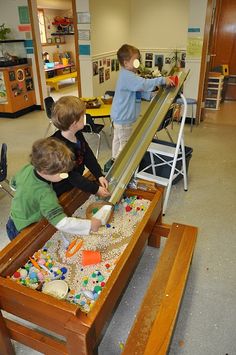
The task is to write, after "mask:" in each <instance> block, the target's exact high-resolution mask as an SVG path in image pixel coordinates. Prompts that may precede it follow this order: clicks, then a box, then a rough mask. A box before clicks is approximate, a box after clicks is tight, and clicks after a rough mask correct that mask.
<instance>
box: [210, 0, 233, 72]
mask: <svg viewBox="0 0 236 355" xmlns="http://www.w3.org/2000/svg"><path fill="white" fill-rule="evenodd" d="M235 33H236V1H235V0H219V1H218V4H217V13H216V24H215V31H214V39H213V45H212V51H213V53H214V54H215V56H214V57H212V61H211V67H212V68H214V67H216V66H220V65H222V64H228V66H229V74H232V75H235V74H236V43H235V42H236V36H235Z"/></svg>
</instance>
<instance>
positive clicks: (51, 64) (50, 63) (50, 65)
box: [46, 62, 55, 69]
mask: <svg viewBox="0 0 236 355" xmlns="http://www.w3.org/2000/svg"><path fill="white" fill-rule="evenodd" d="M46 66H47V68H48V69H51V68H54V67H55V64H54V62H49V63H46Z"/></svg>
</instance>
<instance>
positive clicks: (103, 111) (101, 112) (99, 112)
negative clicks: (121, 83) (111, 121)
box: [86, 101, 111, 118]
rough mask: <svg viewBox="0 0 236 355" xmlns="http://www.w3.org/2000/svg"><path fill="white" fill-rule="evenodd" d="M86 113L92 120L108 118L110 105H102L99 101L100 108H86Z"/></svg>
mask: <svg viewBox="0 0 236 355" xmlns="http://www.w3.org/2000/svg"><path fill="white" fill-rule="evenodd" d="M86 113H88V114H89V115H91V116H92V117H93V118H105V117H109V118H110V114H111V104H104V103H103V102H102V101H101V106H100V107H99V108H88V109H86Z"/></svg>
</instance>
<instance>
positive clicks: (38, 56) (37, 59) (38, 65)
mask: <svg viewBox="0 0 236 355" xmlns="http://www.w3.org/2000/svg"><path fill="white" fill-rule="evenodd" d="M34 1H35V0H27V2H28V8H29V16H30V23H31V32H32V41H33V47H34V57H35V66H36V74H37V79H38V89H39V97H40V106H41V110H44V94H43V85H42V82H44V78H42V70H40V69H42V66H43V61H42V58H41V57H42V56H41V53H39V50H38V46H37V38H36V32H35V27H36V26H38V22H37V21H36V20H35V17H34V16H33V6H32V2H34ZM36 1H37V0H36ZM71 7H72V18H73V26H74V50H75V69H76V72H77V89H78V96H79V97H81V92H82V90H81V76H80V60H79V42H78V41H79V38H78V31H77V13H76V0H71ZM40 45H41V42H40ZM41 48H42V47H41ZM41 52H42V50H41Z"/></svg>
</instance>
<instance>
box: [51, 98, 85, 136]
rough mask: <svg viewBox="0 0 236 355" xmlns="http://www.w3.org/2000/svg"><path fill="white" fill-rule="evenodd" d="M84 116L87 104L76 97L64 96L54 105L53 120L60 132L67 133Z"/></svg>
mask: <svg viewBox="0 0 236 355" xmlns="http://www.w3.org/2000/svg"><path fill="white" fill-rule="evenodd" d="M84 114H85V103H84V102H83V101H82V100H80V99H79V98H78V97H76V96H63V97H61V98H60V99H59V100H58V101H57V102H56V103H55V104H54V105H53V108H52V117H51V120H52V122H53V124H54V126H55V127H57V128H58V129H59V130H60V131H67V130H68V129H69V128H70V126H71V125H72V123H74V122H78V121H79V120H80V119H81V118H82V117H83V116H84Z"/></svg>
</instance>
